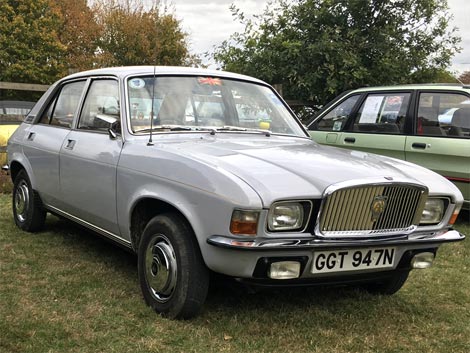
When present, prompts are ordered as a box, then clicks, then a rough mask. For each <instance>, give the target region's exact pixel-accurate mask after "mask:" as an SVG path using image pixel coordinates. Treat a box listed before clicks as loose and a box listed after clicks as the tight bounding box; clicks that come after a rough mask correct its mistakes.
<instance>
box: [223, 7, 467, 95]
mask: <svg viewBox="0 0 470 353" xmlns="http://www.w3.org/2000/svg"><path fill="white" fill-rule="evenodd" d="M232 13H233V15H234V17H235V18H236V19H237V20H238V21H240V22H242V23H243V24H244V25H245V30H244V32H242V33H235V34H233V35H232V36H231V37H230V39H229V40H227V41H224V42H223V43H222V44H221V45H220V46H219V47H218V48H216V49H215V51H214V58H215V60H216V61H217V62H218V63H219V64H220V65H221V67H222V68H223V69H225V70H229V71H235V72H240V73H244V74H248V75H254V76H257V77H259V78H261V79H264V80H266V81H268V82H270V83H273V84H274V83H282V84H283V91H284V94H285V96H286V97H287V98H296V99H302V100H308V101H311V102H312V103H314V104H324V103H326V102H327V101H328V100H329V99H331V98H333V97H334V96H335V95H337V94H339V93H340V92H342V91H344V90H347V89H352V88H357V87H359V86H366V85H367V86H370V85H385V84H401V83H416V82H425V81H428V82H429V81H433V80H434V79H436V78H439V76H442V73H443V72H445V69H446V68H447V66H448V65H449V63H450V60H451V58H452V56H453V55H454V53H455V52H457V51H458V50H459V48H458V44H459V42H460V38H459V37H458V36H457V35H456V31H455V29H451V28H449V19H450V18H451V17H450V15H449V13H448V8H447V1H446V0H382V1H374V0H298V1H295V2H291V1H288V0H278V1H274V2H273V3H272V4H270V6H268V7H267V8H266V10H265V11H264V13H263V14H262V15H259V16H257V17H255V18H254V19H247V18H246V17H245V15H244V14H243V13H242V12H241V11H240V10H238V9H237V8H236V7H234V6H233V7H232Z"/></svg>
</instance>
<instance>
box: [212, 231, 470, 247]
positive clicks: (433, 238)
mask: <svg viewBox="0 0 470 353" xmlns="http://www.w3.org/2000/svg"><path fill="white" fill-rule="evenodd" d="M464 239H465V235H463V234H460V233H459V232H457V231H456V230H452V229H451V230H444V231H440V232H435V233H431V234H429V233H423V234H419V233H417V234H413V235H412V236H409V235H408V236H403V237H394V238H377V239H357V240H336V239H318V238H315V239H312V238H311V237H309V238H296V239H292V238H285V239H266V238H263V239H252V240H246V239H240V238H230V237H225V236H219V235H214V236H211V237H209V238H208V239H207V243H208V244H210V245H214V246H217V247H223V248H229V249H236V250H251V251H273V250H274V251H282V250H292V249H338V248H364V247H376V246H410V245H422V244H429V245H440V244H442V243H449V242H456V241H461V240H464Z"/></svg>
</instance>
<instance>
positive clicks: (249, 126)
mask: <svg viewBox="0 0 470 353" xmlns="http://www.w3.org/2000/svg"><path fill="white" fill-rule="evenodd" d="M8 163H9V164H8V168H9V170H10V173H11V177H12V179H13V181H14V191H13V217H14V220H15V222H16V224H17V225H18V227H20V228H21V229H23V230H25V231H37V230H39V229H41V227H43V225H44V220H45V217H46V213H48V212H49V213H52V214H55V215H59V216H62V217H66V218H68V219H70V220H72V221H74V222H77V223H79V224H81V225H83V226H85V227H88V228H90V229H91V230H93V231H95V232H96V233H98V234H101V235H102V236H105V237H107V238H109V239H111V240H113V241H115V242H116V243H118V244H120V245H122V246H124V247H126V248H128V249H130V250H132V251H134V252H136V253H137V256H138V273H139V280H140V285H141V288H142V292H143V296H144V298H145V301H146V302H147V303H148V305H150V306H151V307H152V308H153V309H155V310H156V311H157V312H159V313H161V314H163V315H165V316H168V317H171V318H189V317H191V316H194V315H196V314H197V313H198V312H199V311H200V309H201V307H202V305H203V303H204V300H205V298H206V294H207V290H208V285H209V274H210V272H211V271H212V272H216V273H220V274H223V275H227V276H231V277H235V278H237V279H239V280H240V281H244V282H246V283H249V284H251V285H284V286H285V285H289V286H295V285H310V284H324V283H333V284H336V283H355V284H360V285H361V286H362V287H363V288H365V289H367V290H368V291H370V292H372V293H383V294H393V293H395V292H396V291H398V290H399V289H400V288H401V287H402V285H403V284H404V282H405V281H406V279H407V277H408V273H409V272H410V270H411V269H419V268H427V267H429V266H430V265H431V264H432V262H433V259H434V257H435V255H436V251H437V249H438V248H439V246H440V245H441V244H443V243H446V242H453V241H459V240H462V239H464V236H463V235H462V234H460V233H459V232H457V231H455V230H453V229H452V224H453V223H454V222H455V220H456V218H457V215H458V213H459V210H460V208H461V205H462V201H463V198H462V195H461V193H460V192H459V190H458V189H457V188H456V187H455V186H454V185H453V184H452V183H451V182H449V181H447V180H446V179H444V178H443V177H441V176H439V175H438V174H436V173H434V172H431V171H429V170H427V169H425V168H422V167H419V166H416V165H413V164H410V163H407V162H404V161H400V160H396V159H391V158H387V157H381V156H376V155H373V154H368V153H364V152H358V151H350V150H341V149H337V148H333V147H327V146H321V145H318V144H317V143H315V142H313V141H312V140H310V138H309V136H308V134H307V132H306V131H305V129H304V128H303V126H302V125H301V124H300V122H299V121H298V120H297V119H296V117H295V116H294V115H293V113H292V112H291V110H290V109H289V108H288V107H287V106H286V104H285V103H284V101H283V100H282V99H281V98H280V97H279V95H278V94H277V93H276V92H275V91H274V90H273V89H272V88H271V87H270V86H269V85H267V84H266V83H264V82H262V81H259V80H256V79H254V78H251V77H247V76H242V75H236V74H231V73H226V72H221V71H209V70H203V69H189V68H176V67H123V68H109V69H99V70H94V71H88V72H83V73H78V74H74V75H71V76H68V77H66V78H64V79H62V80H60V81H58V82H57V83H55V84H54V85H52V86H51V87H50V89H49V90H48V91H47V92H46V93H45V94H44V96H43V97H42V98H41V99H40V101H39V102H38V103H37V104H36V106H35V107H34V108H33V110H32V111H31V112H30V113H29V115H28V116H27V118H26V120H25V122H24V123H23V124H22V125H21V126H20V127H19V128H18V129H17V130H16V132H15V133H14V135H13V136H12V137H11V139H10V140H9V144H8Z"/></svg>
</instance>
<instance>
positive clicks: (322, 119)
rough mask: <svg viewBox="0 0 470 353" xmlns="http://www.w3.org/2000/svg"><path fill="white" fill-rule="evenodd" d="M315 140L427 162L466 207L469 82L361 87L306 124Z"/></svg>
mask: <svg viewBox="0 0 470 353" xmlns="http://www.w3.org/2000/svg"><path fill="white" fill-rule="evenodd" d="M308 129H309V133H310V135H311V136H312V138H313V139H314V140H315V141H316V142H318V143H321V144H326V145H332V146H337V147H342V148H347V149H354V150H359V151H366V152H373V153H377V154H381V155H385V156H390V157H394V158H399V159H403V160H406V161H409V162H412V163H416V164H419V165H422V166H424V167H426V168H429V169H431V170H433V171H435V172H437V173H439V174H441V175H443V176H444V177H446V178H447V179H449V180H451V181H452V182H454V183H455V185H456V186H457V187H458V188H459V189H460V191H461V192H462V194H463V196H464V199H465V202H464V208H466V209H470V87H467V86H462V85H444V84H440V85H439V84H433V85H405V86H390V87H369V88H361V89H357V90H354V91H351V92H348V93H346V94H344V95H341V96H340V97H338V98H337V99H336V100H335V101H334V102H333V103H331V104H329V105H328V106H327V107H325V109H323V111H321V112H320V114H318V116H317V117H316V118H315V119H314V120H313V121H312V122H311V123H310V124H309V126H308Z"/></svg>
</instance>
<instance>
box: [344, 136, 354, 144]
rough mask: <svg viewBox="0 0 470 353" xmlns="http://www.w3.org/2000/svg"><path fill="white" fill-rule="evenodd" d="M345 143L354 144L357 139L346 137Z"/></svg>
mask: <svg viewBox="0 0 470 353" xmlns="http://www.w3.org/2000/svg"><path fill="white" fill-rule="evenodd" d="M344 142H348V143H354V142H356V139H355V138H354V137H346V138H345V139H344Z"/></svg>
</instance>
